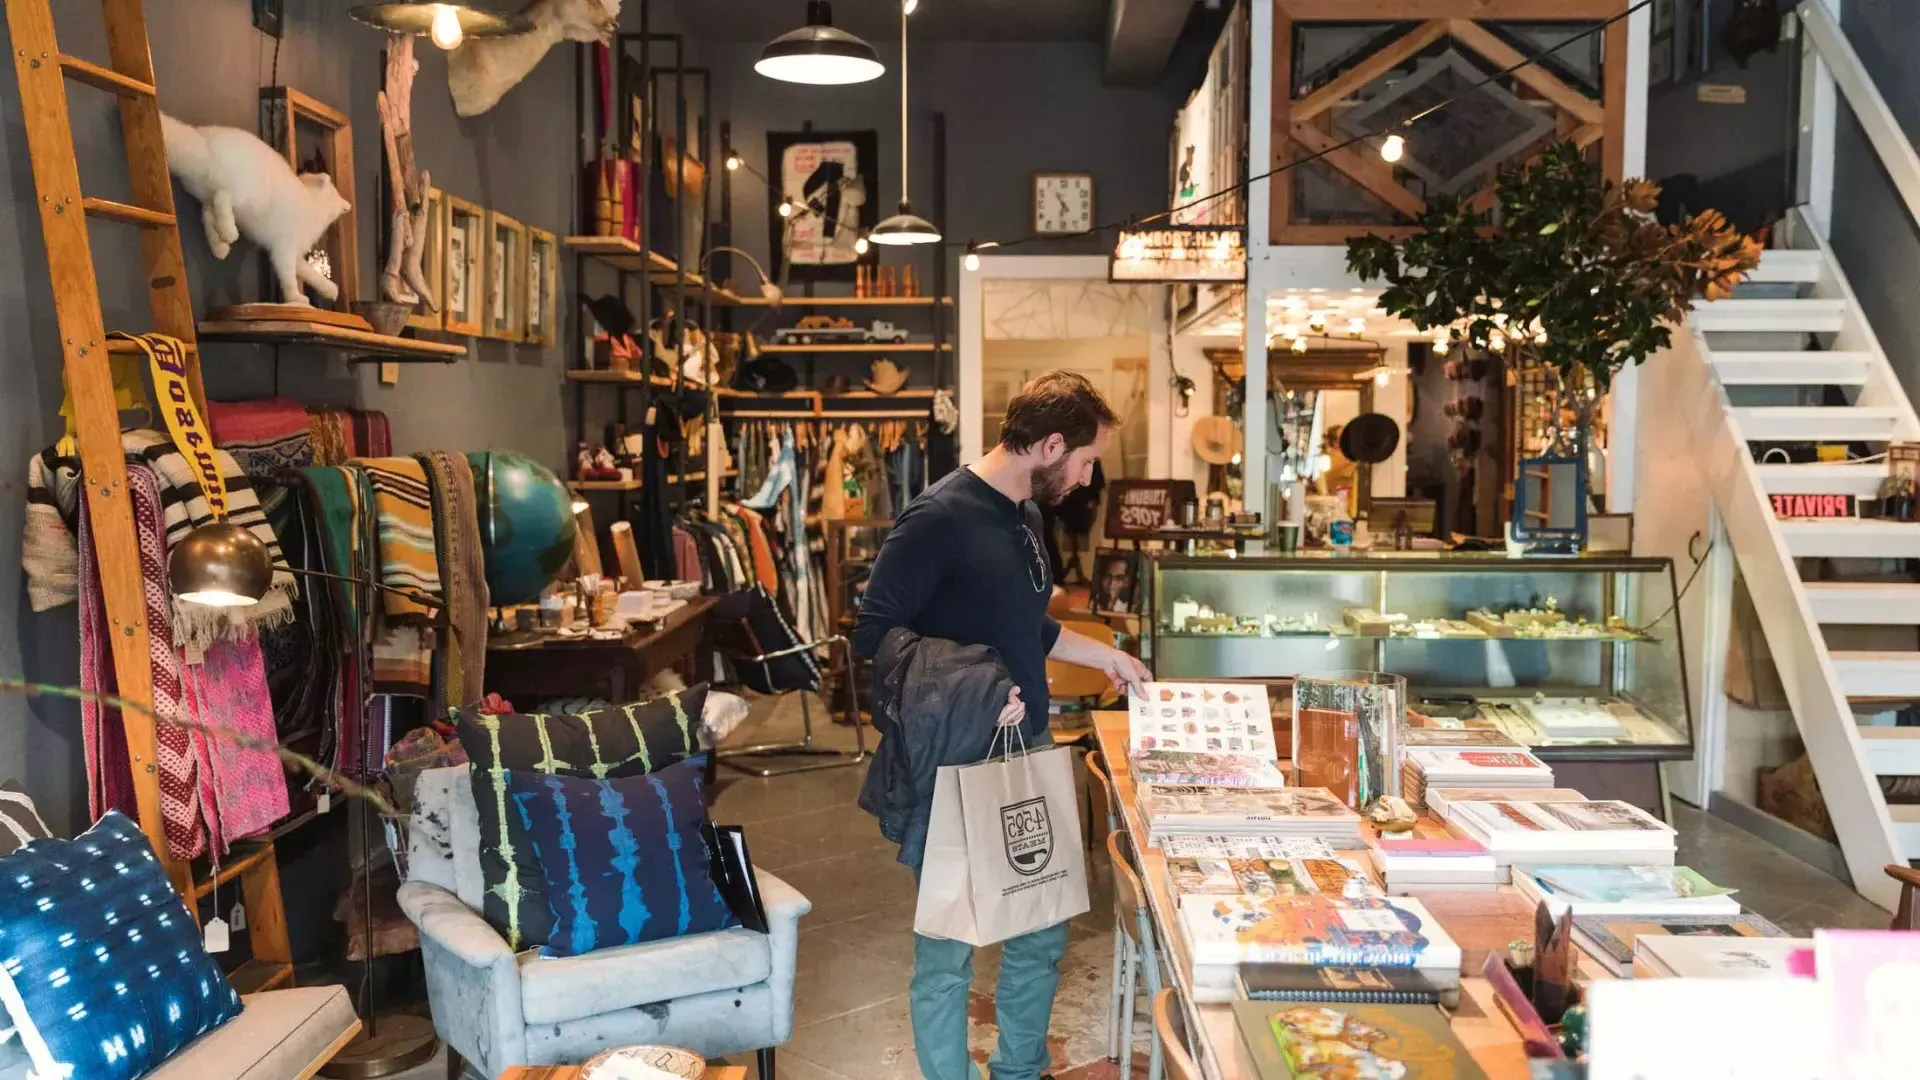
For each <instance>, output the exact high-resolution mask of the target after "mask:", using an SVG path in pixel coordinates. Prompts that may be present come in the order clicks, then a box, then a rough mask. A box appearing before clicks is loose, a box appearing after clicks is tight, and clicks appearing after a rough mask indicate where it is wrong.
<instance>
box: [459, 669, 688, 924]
mask: <svg viewBox="0 0 1920 1080" xmlns="http://www.w3.org/2000/svg"><path fill="white" fill-rule="evenodd" d="M706 701H707V687H706V684H705V683H702V684H700V685H698V686H694V687H691V688H689V689H686V690H680V691H677V692H675V693H672V694H668V695H667V696H666V697H663V698H656V699H654V700H652V701H642V702H635V703H634V704H632V705H619V706H614V707H612V708H607V709H591V710H588V711H586V712H581V713H575V714H572V715H564V716H563V715H557V714H551V713H527V714H521V713H502V714H489V713H482V712H476V711H473V710H468V709H462V710H460V711H459V712H458V713H457V714H456V727H457V729H458V731H459V733H460V746H461V747H462V748H463V749H464V750H466V752H467V758H468V760H469V761H470V762H471V763H472V765H471V768H472V770H473V802H474V806H475V808H476V809H478V810H479V812H480V878H481V881H482V883H483V884H484V885H485V886H486V899H485V902H484V903H483V905H482V908H483V910H482V912H481V914H482V915H484V916H485V917H486V920H487V922H489V923H491V924H492V925H493V928H494V929H495V930H498V931H499V932H500V934H501V936H502V937H504V938H506V939H507V945H508V947H510V948H513V949H516V950H517V949H524V948H526V947H528V946H530V945H545V944H546V943H547V938H548V935H550V934H551V933H552V932H553V913H552V910H551V908H550V906H549V905H548V903H547V893H546V885H545V883H544V881H543V880H542V878H541V876H540V864H539V863H538V862H536V861H535V860H534V857H533V849H532V847H531V846H530V844H529V842H528V838H527V834H526V826H525V825H524V824H523V823H522V822H521V819H520V817H519V815H517V814H512V813H509V812H508V805H507V773H508V771H510V770H521V771H526V772H533V773H540V774H542V775H547V776H577V777H585V778H587V779H591V780H605V779H608V778H610V777H619V776H640V775H643V774H645V773H649V772H652V771H654V770H655V769H662V768H665V767H667V766H668V765H673V764H675V763H677V762H679V761H681V760H683V759H684V758H686V757H687V756H688V755H690V754H695V753H698V752H699V750H700V713H701V710H702V709H703V708H705V706H706Z"/></svg>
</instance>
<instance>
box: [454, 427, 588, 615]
mask: <svg viewBox="0 0 1920 1080" xmlns="http://www.w3.org/2000/svg"><path fill="white" fill-rule="evenodd" d="M467 462H468V463H469V464H471V465H472V466H473V489H474V495H475V498H476V505H477V507H478V509H479V514H480V549H481V551H482V552H483V553H484V554H485V556H486V564H487V591H488V592H489V593H490V594H491V595H490V597H489V600H488V602H489V603H491V604H493V605H494V606H496V607H498V606H501V605H504V604H524V603H527V602H528V601H530V600H533V599H536V598H537V597H539V595H540V590H541V589H544V588H546V587H547V585H548V584H549V583H550V582H552V581H553V579H554V578H556V577H559V576H560V571H561V570H562V569H563V568H565V566H566V565H567V560H568V559H571V558H573V498H572V497H571V496H570V495H568V494H567V489H566V485H564V484H562V483H561V482H560V478H559V477H557V476H555V475H553V472H552V470H550V469H548V468H547V467H546V466H544V465H542V464H540V463H539V462H537V461H535V460H533V459H532V458H530V457H527V456H526V455H525V454H516V453H513V452H512V451H508V450H477V451H475V452H473V453H471V454H468V455H467Z"/></svg>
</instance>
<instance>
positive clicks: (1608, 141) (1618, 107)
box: [1600, 19, 1628, 183]
mask: <svg viewBox="0 0 1920 1080" xmlns="http://www.w3.org/2000/svg"><path fill="white" fill-rule="evenodd" d="M1627 22H1628V20H1626V19H1621V20H1620V21H1619V22H1617V23H1613V24H1612V25H1610V26H1608V27H1607V29H1606V31H1605V32H1604V34H1603V37H1602V40H1601V45H1600V48H1601V51H1602V64H1603V67H1602V71H1601V81H1600V85H1601V87H1602V91H1603V93H1602V100H1603V101H1604V102H1605V103H1606V112H1605V116H1604V121H1605V124H1606V134H1605V135H1604V136H1603V137H1602V142H1603V145H1602V146H1601V147H1600V153H1601V160H1602V167H1603V168H1604V169H1605V170H1606V174H1607V179H1609V180H1612V181H1614V182H1616V183H1618V182H1619V181H1621V180H1624V179H1626V173H1627V166H1626V161H1627Z"/></svg>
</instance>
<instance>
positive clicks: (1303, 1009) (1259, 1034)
mask: <svg viewBox="0 0 1920 1080" xmlns="http://www.w3.org/2000/svg"><path fill="white" fill-rule="evenodd" d="M1233 1015H1234V1021H1235V1023H1236V1025H1237V1026H1238V1027H1239V1029H1240V1038H1241V1039H1242V1041H1244V1042H1245V1043H1246V1046H1247V1050H1248V1052H1249V1054H1250V1056H1251V1057H1252V1058H1253V1062H1254V1069H1255V1071H1256V1072H1257V1073H1258V1075H1259V1078H1260V1080H1294V1078H1297V1077H1322V1076H1324V1077H1338V1076H1347V1077H1394V1078H1396V1080H1486V1073H1484V1072H1482V1071H1481V1070H1480V1066H1479V1065H1478V1064H1476V1063H1475V1062H1474V1060H1473V1055H1472V1054H1470V1053H1468V1052H1467V1048H1466V1047H1465V1046H1464V1045H1462V1044H1461V1042H1460V1040H1459V1039H1457V1038H1455V1037H1454V1034H1453V1028H1452V1026H1451V1025H1450V1024H1449V1022H1448V1020H1447V1014H1446V1013H1444V1012H1442V1011H1440V1010H1439V1009H1437V1008H1435V1007H1434V1006H1432V1005H1362V1004H1313V1003H1304V1002H1303V1003H1298V1004H1277V1003H1276V1004H1268V1003H1266V1002H1260V1001H1239V1002H1235V1003H1234V1006H1233Z"/></svg>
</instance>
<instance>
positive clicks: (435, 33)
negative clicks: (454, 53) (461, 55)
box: [427, 4, 467, 50]
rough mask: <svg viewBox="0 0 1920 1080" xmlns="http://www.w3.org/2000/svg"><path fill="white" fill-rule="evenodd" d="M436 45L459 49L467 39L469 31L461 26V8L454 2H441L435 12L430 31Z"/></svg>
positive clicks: (429, 34)
mask: <svg viewBox="0 0 1920 1080" xmlns="http://www.w3.org/2000/svg"><path fill="white" fill-rule="evenodd" d="M427 36H429V37H431V38H432V39H433V43H434V44H435V45H438V46H440V47H441V48H442V49H449V50H451V49H457V48H459V47H460V42H461V41H463V40H465V38H466V36H467V33H466V31H465V30H463V29H461V27H460V9H459V8H457V7H455V6H453V5H452V4H441V5H440V6H439V7H437V8H435V9H434V12H433V29H432V30H431V31H429V32H428V35H427Z"/></svg>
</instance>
